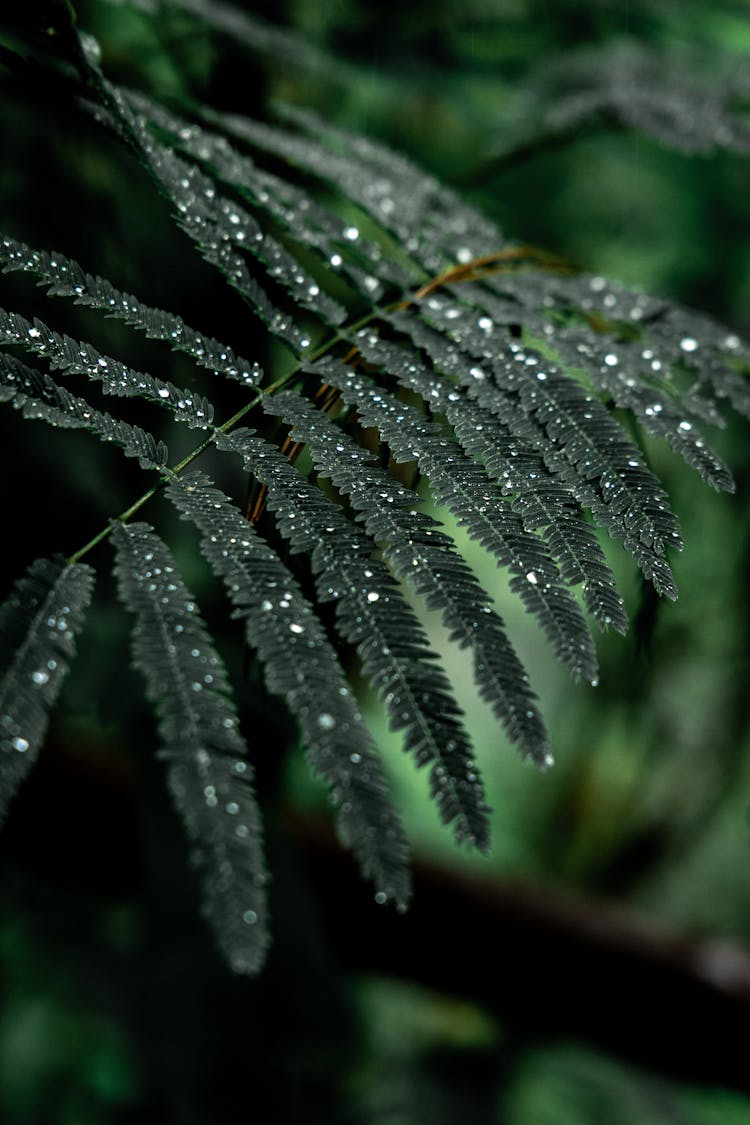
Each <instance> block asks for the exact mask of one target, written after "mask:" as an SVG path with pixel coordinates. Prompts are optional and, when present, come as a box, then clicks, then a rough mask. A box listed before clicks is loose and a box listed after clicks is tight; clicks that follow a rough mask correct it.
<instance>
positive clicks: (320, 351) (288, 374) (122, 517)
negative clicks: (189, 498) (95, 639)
mask: <svg viewBox="0 0 750 1125" xmlns="http://www.w3.org/2000/svg"><path fill="white" fill-rule="evenodd" d="M385 311H386V310H385V309H381V308H380V306H379V305H377V306H375V308H372V309H370V311H369V312H368V313H367V314H366V315H365V316H363V317H360V319H359V320H356V321H354V323H353V324H350V325H347V326H345V327H343V328H338V329H336V331H335V332H334V333H333V334H332V335H331V336H330V337H329V339H328V340H326V341H325V343H323V344H321V345H320V347H318V348H315V349H314V350H313V351H312V352H311V353H310V354H309V355H307V356H305V357H304V359H302V360H298V361H295V362H294V364H293V365H292V367H290V369H289V370H288V371H285V372H284V373H283V374H282V375H280V376H279V377H278V379H276V380H275V381H274V382H273V383H271V384H270V386H268V387H258V388H257V390H256V392H255V397H254V398H252V399H251V400H250V402H247V403H245V405H244V406H243V407H242V408H241V409H240V410H238V411H237V413H236V414H233V415H232V417H231V418H229V419H227V421H226V422H224V423H223V424H222V425H221V426H218V427H216V428H215V429H214V434H215V433H222V434H226V433H228V432H229V430H232V429H233V428H234V427H235V426H236V425H237V423H238V422H240V421H241V420H242V419H243V418H244V417H245V416H246V415H247V414H249V412H250V411H251V410H253V409H254V407H256V406H257V405H258V403H259V402H260V401H261V399H263V398H265V396H266V395H270V394H273V393H274V391H278V390H280V389H281V387H283V386H285V385H286V384H287V383H288V382H289V381H290V379H293V378H294V376H295V375H297V374H299V372H300V371H301V369H302V367H303V366H304V364H305V363H311V362H313V361H314V360H316V359H319V358H320V356H322V355H325V354H326V352H328V351H330V349H331V348H332V347H334V345H335V344H338V343H339V342H340V341H341V340H347V339H348V338H349V336H350V335H351V333H352V332H357V331H358V330H359V329H360V328H364V326H365V325H366V324H369V323H370V321H372V320H375V319H377V317H379V316H381V315H382V314H383V313H384V312H385ZM213 441H214V437H213V434H212V436H211V437H208V438H206V439H205V440H204V441H202V442H201V444H200V445H198V446H196V447H195V449H193V450H191V451H190V453H188V454H187V455H186V456H185V457H183V458H182V460H181V461H179V462H178V463H177V464H176V465H174V466H173V467H172V468H171V469H168V470H167V474H168V475H165V476H163V477H162V478H161V480H160V481H159V483H158V484H154V485H152V486H151V488H149V489H148V490H147V491H146V492H144V493H143V495H142V496H139V497H138V499H137V500H134V501H133V503H132V504H131V505H130V507H129V508H126V509H125V511H124V512H120V514H119V515H117V516H114V517H113V518H112V519H111V520H110V521H109V523H108V524H107V526H106V527H103V528H102V529H101V531H99V532H97V534H96V535H95V536H94V537H93V538H92V539H89V541H88V543H85V544H84V545H83V547H80V548H79V549H78V550H77V551H76V552H75V553H74V554H72V555H69V556H68V560H67V561H68V563H69V564H73V563H77V562H79V561H80V560H81V559H82V558H83V557H84V556H85V555H87V554H88V553H89V551H92V550H93V549H94V547H97V546H98V545H99V543H101V542H102V541H103V540H104V539H106V538H107V536H109V535H110V534H111V532H112V530H113V529H114V527H115V526H116V524H118V523H127V521H128V520H129V519H131V518H132V517H133V516H134V515H135V514H136V513H137V512H139V511H140V509H141V508H142V507H143V506H144V504H147V503H148V501H149V500H151V499H152V498H153V497H154V496H157V495H158V494H159V493H160V492H161V490H162V489H163V488H164V487H165V486H166V485H167V484H168V482H169V479H170V477H172V476H177V475H179V474H180V473H181V472H183V471H184V470H185V469H186V468H187V467H188V465H191V464H192V463H193V461H195V460H196V458H198V457H200V455H201V453H204V452H205V451H206V450H207V449H208V448H209V446H211V445H213Z"/></svg>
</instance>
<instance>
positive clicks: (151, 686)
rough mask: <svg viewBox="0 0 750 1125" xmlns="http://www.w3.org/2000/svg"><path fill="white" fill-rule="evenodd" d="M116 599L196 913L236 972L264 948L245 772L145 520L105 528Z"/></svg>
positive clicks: (172, 572)
mask: <svg viewBox="0 0 750 1125" xmlns="http://www.w3.org/2000/svg"><path fill="white" fill-rule="evenodd" d="M112 539H113V542H114V544H115V548H116V551H117V559H116V563H115V575H116V578H117V582H118V589H119V594H120V598H121V600H122V602H123V604H124V605H125V606H126V607H127V609H128V610H130V612H131V613H132V614H134V616H135V625H134V630H133V660H134V663H135V665H136V667H138V668H139V670H140V671H141V672H142V673H143V676H144V679H145V682H146V694H147V696H148V697H149V699H150V700H151V701H152V703H154V704H155V706H156V709H157V712H158V715H159V734H160V737H161V740H162V744H163V749H162V751H161V753H162V756H163V757H164V758H166V759H167V761H168V763H169V767H168V768H169V786H170V790H171V792H172V796H173V798H174V801H175V804H176V806H177V809H178V811H179V812H180V814H181V816H182V818H183V820H184V821H185V825H186V827H187V831H188V833H189V834H190V836H191V837H192V838H193V839H194V840H195V843H196V850H195V853H194V859H195V862H196V863H197V864H198V866H199V867H200V868H201V869H202V871H203V892H204V903H205V907H204V908H205V911H206V914H207V916H208V919H209V921H210V922H211V925H212V927H213V930H214V933H215V936H216V940H217V942H218V944H219V946H220V948H221V949H222V951H223V953H224V954H225V956H226V958H227V960H228V961H229V963H230V964H231V965H232V967H233V968H234V969H235V970H236V971H237V972H244V973H252V972H256V971H257V970H258V969H259V967H260V965H261V964H262V962H263V959H264V957H265V952H266V948H267V946H268V941H269V936H268V923H267V918H266V896H265V883H266V878H267V876H266V869H265V860H264V856H263V845H262V839H261V820H260V812H259V810H258V807H257V804H256V801H255V795H254V793H253V788H252V768H251V766H250V764H249V763H248V761H247V759H246V748H245V744H244V742H243V739H242V737H241V735H240V732H239V725H238V720H237V713H236V710H235V707H234V703H233V702H232V700H231V697H230V695H229V694H228V693H229V691H230V688H229V684H228V681H227V676H226V672H225V670H224V666H223V664H222V661H221V659H220V657H219V656H218V654H217V653H216V651H215V649H214V647H213V644H212V642H211V640H210V637H209V635H208V631H207V629H206V626H205V624H204V623H203V620H202V618H201V616H200V613H199V611H198V608H197V606H196V603H195V601H194V600H193V598H192V596H191V595H190V593H189V591H188V590H187V589H186V588H185V585H184V583H183V582H182V580H181V578H180V577H179V574H178V572H177V567H176V565H175V562H174V559H173V558H172V555H171V553H170V552H169V550H168V548H167V547H166V546H165V544H164V543H163V542H162V541H161V539H159V537H158V536H157V535H156V534H155V532H154V531H153V529H152V528H151V527H149V525H148V524H145V523H134V524H122V523H119V524H117V526H116V527H115V529H114V531H113V533H112Z"/></svg>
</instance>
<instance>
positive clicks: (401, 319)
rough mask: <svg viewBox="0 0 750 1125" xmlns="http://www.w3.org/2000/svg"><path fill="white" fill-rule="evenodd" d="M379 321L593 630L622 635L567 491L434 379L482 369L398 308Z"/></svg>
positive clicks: (619, 612) (510, 437) (473, 376)
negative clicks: (553, 565) (404, 345)
mask: <svg viewBox="0 0 750 1125" xmlns="http://www.w3.org/2000/svg"><path fill="white" fill-rule="evenodd" d="M387 319H388V322H389V323H390V324H391V325H392V326H393V327H394V328H396V329H397V330H398V331H399V332H402V333H405V334H406V335H407V336H408V337H409V338H410V339H411V340H412V341H413V342H414V343H415V344H417V345H418V346H419V347H420V348H421V349H422V351H423V352H424V353H426V354H427V355H428V356H429V357H430V359H431V360H432V362H433V363H434V365H435V368H436V369H437V371H436V372H429V371H428V370H426V369H422V368H421V367H419V366H417V365H415V364H410V365H408V366H407V367H405V368H402V372H403V379H402V381H403V382H404V383H405V385H407V386H409V387H411V388H412V389H413V390H415V391H417V393H418V394H420V395H421V396H422V398H423V399H424V400H425V402H427V403H429V405H430V407H431V408H432V409H433V410H438V411H440V412H442V413H443V414H444V415H445V417H446V418H447V420H448V422H450V424H451V426H452V427H453V432H454V433H455V435H456V437H457V439H458V441H459V442H460V444H461V446H462V448H463V449H465V450H466V452H467V453H470V454H473V455H474V456H476V457H478V458H479V459H480V460H481V461H482V463H483V464H484V467H485V469H486V470H487V474H488V476H489V477H490V478H491V479H492V480H495V481H497V483H498V484H499V485H500V486H501V488H502V490H503V492H504V493H505V494H506V495H507V496H508V497H509V499H510V503H511V506H512V508H513V509H514V511H516V512H517V513H518V515H519V516H520V517H521V519H522V520H523V524H524V527H526V529H527V530H529V531H538V530H541V531H542V532H543V535H544V539H545V541H546V543H547V547H548V549H549V551H550V554H551V555H552V557H553V558H554V559H555V561H556V562H557V564H558V566H559V567H560V574H561V576H562V578H563V581H564V582H565V583H566V584H568V585H571V586H575V585H577V584H579V583H582V584H583V589H584V600H585V604H586V608H587V609H588V611H589V613H591V615H592V616H593V617H594V618H595V620H596V621H597V622H598V624H599V625H600V627H601V628H602V629H607V628H611V629H615V630H616V631H617V632H618V633H625V632H626V631H627V628H628V618H627V614H626V612H625V607H624V606H623V604H622V598H621V597H620V595H619V593H618V592H617V589H616V586H615V578H614V575H613V574H612V571H611V570H610V568H609V567H608V566H607V563H606V561H605V558H604V553H603V551H602V549H601V547H600V546H599V543H598V541H597V539H596V536H595V534H594V531H593V529H592V528H591V527H590V525H589V524H588V523H587V522H586V521H585V520H584V519H583V517H582V515H581V512H580V510H579V508H578V506H577V504H576V503H575V501H574V498H573V496H572V495H571V493H570V491H569V489H568V488H567V487H566V486H565V485H564V484H563V482H562V481H561V480H560V478H559V477H558V476H557V475H556V474H554V473H553V472H551V471H550V469H549V467H548V466H547V465H546V464H545V462H544V460H543V459H542V456H541V454H540V453H539V452H538V451H537V450H536V449H535V448H534V447H533V445H532V446H531V447H530V446H529V445H528V443H525V442H524V440H523V436H524V435H523V432H522V433H521V434H519V433H517V432H514V430H513V429H511V427H510V425H506V423H505V422H503V421H501V420H500V418H498V417H496V416H495V415H494V414H492V413H491V412H490V411H489V410H486V409H483V407H482V406H480V404H479V403H478V402H476V401H475V400H473V399H471V398H470V397H468V394H462V393H460V392H459V390H458V388H457V387H456V384H455V383H454V382H451V381H447V380H446V379H445V378H444V377H440V376H441V375H443V376H444V375H446V374H447V375H450V376H453V377H455V379H456V381H457V382H458V383H459V384H461V383H463V384H464V385H467V386H470V387H472V386H476V385H477V384H481V383H483V382H484V381H485V379H486V375H485V372H484V371H483V369H482V368H481V367H478V366H477V365H476V364H475V363H473V362H472V360H471V359H469V358H468V357H466V356H465V355H463V354H462V353H461V351H460V350H459V349H458V348H457V347H456V346H455V345H454V344H452V343H451V341H450V340H447V339H446V338H445V337H444V336H442V335H440V333H438V332H435V331H433V329H432V328H430V327H429V325H427V324H425V323H424V322H423V321H422V320H420V319H419V318H418V317H416V316H414V315H411V314H408V313H403V312H400V313H395V314H392V315H390V316H389V317H388V318H387ZM516 430H518V426H516Z"/></svg>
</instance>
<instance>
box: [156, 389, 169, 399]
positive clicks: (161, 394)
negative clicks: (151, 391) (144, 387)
mask: <svg viewBox="0 0 750 1125" xmlns="http://www.w3.org/2000/svg"><path fill="white" fill-rule="evenodd" d="M158 393H159V398H169V391H168V390H167V388H166V387H159V392H158Z"/></svg>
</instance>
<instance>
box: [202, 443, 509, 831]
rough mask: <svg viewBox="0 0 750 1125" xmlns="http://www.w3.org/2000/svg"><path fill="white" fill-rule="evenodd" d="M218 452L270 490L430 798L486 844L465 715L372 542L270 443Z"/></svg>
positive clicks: (287, 532) (284, 529) (285, 529)
mask: <svg viewBox="0 0 750 1125" xmlns="http://www.w3.org/2000/svg"><path fill="white" fill-rule="evenodd" d="M216 440H217V444H218V445H219V447H220V448H222V449H227V450H231V451H232V452H234V453H237V454H239V455H240V456H241V457H242V459H243V461H244V464H245V467H246V468H247V469H249V470H250V472H252V473H253V474H254V475H255V476H256V477H257V479H258V480H259V481H261V482H262V483H263V484H265V485H267V487H268V502H269V507H270V508H271V509H272V510H273V511H275V513H276V516H277V521H278V526H279V530H280V532H281V534H282V535H283V536H285V537H286V538H288V539H289V541H290V542H291V544H292V547H293V549H294V550H295V551H304V552H306V553H309V554H310V559H311V564H312V568H313V571H314V572H315V574H316V576H317V589H318V597H319V598H320V600H321V601H335V602H336V623H337V628H338V631H339V632H340V633H341V635H342V636H343V638H344V639H345V640H346V641H348V642H349V643H350V644H353V645H355V646H356V648H357V651H358V653H359V656H360V659H361V661H362V669H363V672H364V674H365V676H366V677H367V680H368V682H369V683H370V684H371V686H372V687H373V688H374V689H375V690H376V691H377V692H378V694H379V695H380V696H381V698H383V699H384V700H385V703H386V706H387V708H388V712H389V715H390V719H391V725H392V726H393V728H394V729H395V730H400V729H403V730H404V731H405V735H406V748H407V750H410V751H411V752H412V753H413V755H414V758H415V761H416V763H417V765H425V764H426V763H428V762H429V763H432V771H431V773H430V791H431V793H432V795H433V797H434V798H435V800H436V801H437V803H438V807H439V811H440V816H441V818H442V820H443V822H444V823H445V824H452V825H453V829H454V833H455V836H456V838H457V839H458V840H466V841H468V842H469V843H472V844H474V845H475V846H476V847H477V848H478V849H479V850H480V851H486V850H487V848H488V847H489V826H488V822H487V816H486V813H487V806H486V804H485V800H484V788H483V786H482V783H481V780H480V779H479V776H478V774H477V772H476V767H475V764H474V761H473V758H472V755H471V746H470V743H469V740H468V738H467V735H466V733H465V731H464V729H463V726H462V725H461V723H460V721H459V716H460V709H459V707H458V704H457V703H456V701H455V699H454V698H453V694H452V692H451V689H450V685H449V683H448V680H447V678H446V676H445V674H444V672H443V671H442V670H441V669H440V668H439V667H438V666H436V664H435V662H434V653H433V652H432V650H431V649H430V648H429V646H428V643H427V639H426V637H425V634H424V630H423V629H422V626H421V625H420V623H419V620H418V619H417V617H416V615H415V614H414V612H413V611H412V609H411V607H410V606H409V605H408V603H407V602H406V601H405V600H404V598H403V597H402V595H401V593H400V591H399V590H398V587H397V586H396V585H395V584H394V581H393V579H392V578H391V576H390V574H389V573H388V571H387V570H386V568H385V567H384V565H383V564H382V563H381V562H380V561H379V560H378V559H377V558H374V557H373V556H372V551H373V544H372V543H371V541H370V540H369V539H368V538H367V536H365V535H364V533H363V532H362V531H361V530H360V528H359V527H357V526H356V525H355V524H353V523H352V522H351V521H350V520H348V519H347V518H346V516H345V514H344V512H343V511H342V509H341V508H340V507H339V506H338V505H336V504H334V503H332V502H331V501H330V500H329V499H327V498H326V497H325V496H324V495H323V493H322V492H321V491H320V489H318V488H317V487H316V486H315V485H314V484H312V482H310V481H309V480H307V479H305V478H304V477H302V476H301V475H300V473H299V472H298V471H297V470H296V469H295V468H294V467H293V466H292V465H290V464H289V463H288V462H287V461H285V460H284V458H283V457H282V456H281V454H280V453H279V452H278V450H276V449H275V448H274V447H273V446H271V445H269V444H268V443H267V442H264V441H262V440H261V439H260V438H259V437H258V436H257V435H255V434H254V433H253V432H252V431H249V430H235V431H233V432H232V433H230V434H217V435H216Z"/></svg>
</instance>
